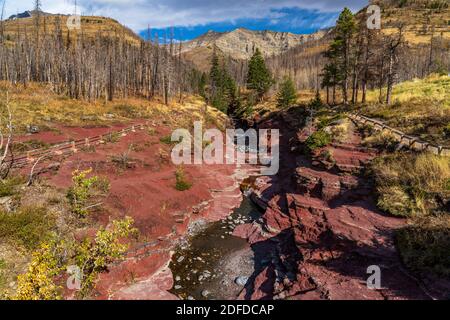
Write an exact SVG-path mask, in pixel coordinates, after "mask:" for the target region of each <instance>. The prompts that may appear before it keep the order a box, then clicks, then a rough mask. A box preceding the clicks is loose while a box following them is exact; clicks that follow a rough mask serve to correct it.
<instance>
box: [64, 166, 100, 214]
mask: <svg viewBox="0 0 450 320" xmlns="http://www.w3.org/2000/svg"><path fill="white" fill-rule="evenodd" d="M91 172H92V169H89V170H86V171H81V172H80V171H78V170H76V171H74V172H73V173H72V184H73V185H72V187H71V188H70V189H69V191H68V192H67V198H68V199H69V202H70V206H71V208H72V212H73V213H75V214H77V215H80V216H82V217H85V216H87V215H88V213H89V210H88V209H87V205H88V201H89V199H90V198H91V197H92V190H93V187H94V185H95V184H96V183H97V182H98V177H91V178H88V177H87V175H89V174H90V173H91Z"/></svg>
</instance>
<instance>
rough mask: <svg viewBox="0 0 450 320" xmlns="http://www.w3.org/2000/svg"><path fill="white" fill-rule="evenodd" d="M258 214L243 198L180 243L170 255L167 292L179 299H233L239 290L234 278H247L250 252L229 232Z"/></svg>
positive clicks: (249, 273) (241, 287)
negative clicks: (170, 284) (223, 215)
mask: <svg viewBox="0 0 450 320" xmlns="http://www.w3.org/2000/svg"><path fill="white" fill-rule="evenodd" d="M260 216H261V212H260V211H259V210H258V208H257V207H256V206H255V205H254V204H253V203H252V202H251V201H250V200H249V199H247V198H244V201H243V202H242V204H241V206H240V207H239V208H237V209H236V210H235V211H234V213H233V214H232V215H231V216H230V217H228V218H227V219H224V220H222V221H219V222H215V223H211V224H210V225H208V226H207V227H206V228H205V229H204V230H203V231H201V232H200V233H198V234H196V235H195V236H193V237H191V238H190V239H189V240H188V241H187V243H186V244H185V245H183V246H180V248H179V249H177V251H176V253H175V254H174V256H173V258H172V262H171V264H170V269H171V270H172V273H173V276H174V279H175V285H174V288H173V289H172V290H171V292H172V293H173V294H175V295H177V296H179V297H180V298H182V299H196V300H197V299H233V298H235V297H236V296H237V295H238V294H239V292H240V291H241V290H242V289H243V285H242V284H241V285H238V284H236V283H235V280H236V278H237V277H239V276H241V277H244V279H245V277H249V276H250V275H251V274H252V273H253V270H254V261H253V252H252V250H251V248H250V247H249V245H248V243H247V241H246V240H244V239H241V238H238V237H234V236H232V235H231V233H232V232H233V230H234V229H235V227H236V226H237V225H239V224H243V223H249V222H252V221H254V220H256V219H258V218H259V217H260Z"/></svg>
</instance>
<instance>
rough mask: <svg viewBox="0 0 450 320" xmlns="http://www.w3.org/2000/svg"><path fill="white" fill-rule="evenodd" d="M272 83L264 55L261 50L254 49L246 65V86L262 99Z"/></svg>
mask: <svg viewBox="0 0 450 320" xmlns="http://www.w3.org/2000/svg"><path fill="white" fill-rule="evenodd" d="M272 84H273V79H272V75H271V74H270V71H269V69H268V68H267V66H266V63H265V62H264V57H263V56H262V54H261V51H259V49H256V52H255V54H254V55H253V57H252V58H251V59H250V62H249V65H248V75H247V88H248V89H250V90H254V91H255V92H256V94H257V96H258V98H259V99H262V98H263V96H264V95H265V94H266V93H267V91H269V89H270V87H271V86H272Z"/></svg>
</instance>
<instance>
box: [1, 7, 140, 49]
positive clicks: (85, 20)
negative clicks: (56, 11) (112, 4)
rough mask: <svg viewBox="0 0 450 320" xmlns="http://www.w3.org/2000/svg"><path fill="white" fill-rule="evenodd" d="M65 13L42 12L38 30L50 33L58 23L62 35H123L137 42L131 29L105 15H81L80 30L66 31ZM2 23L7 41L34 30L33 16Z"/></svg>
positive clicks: (89, 36) (137, 38)
mask: <svg viewBox="0 0 450 320" xmlns="http://www.w3.org/2000/svg"><path fill="white" fill-rule="evenodd" d="M68 17H69V16H67V15H49V14H46V13H43V14H42V17H41V23H40V31H41V32H47V33H49V34H50V33H52V32H53V31H54V30H55V29H56V28H57V26H58V25H59V26H60V27H61V29H62V33H63V35H67V34H71V35H75V34H82V35H83V36H85V37H87V38H94V37H96V36H97V35H103V36H119V37H124V38H125V39H126V40H128V41H130V42H132V43H135V44H139V42H140V37H139V36H138V35H136V34H135V33H134V32H133V31H132V30H130V29H128V28H127V27H125V26H123V25H122V24H120V23H119V22H118V21H116V20H114V19H111V18H105V17H95V16H83V17H81V30H79V31H76V30H75V31H72V32H71V33H68V32H69V30H68V28H67V19H68ZM3 24H4V34H5V38H6V39H7V41H14V40H15V39H16V38H17V36H18V35H19V34H20V35H24V34H28V35H29V36H30V35H31V34H33V33H34V32H35V31H34V30H35V18H33V17H27V16H25V17H24V18H17V19H12V18H10V19H8V20H6V21H4V22H3Z"/></svg>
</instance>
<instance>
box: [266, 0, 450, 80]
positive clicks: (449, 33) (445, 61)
mask: <svg viewBox="0 0 450 320" xmlns="http://www.w3.org/2000/svg"><path fill="white" fill-rule="evenodd" d="M434 2H436V1H434ZM434 2H433V1H387V0H383V1H372V3H375V4H377V5H380V7H381V10H382V13H381V22H382V24H381V28H382V30H381V32H382V34H383V38H384V39H387V38H386V36H389V35H393V34H397V32H398V27H399V26H403V37H404V40H405V42H406V45H405V47H404V49H403V50H402V53H401V58H400V68H399V69H400V70H399V80H400V81H403V80H410V79H413V78H415V77H423V76H424V75H425V74H424V72H425V71H424V69H423V66H424V65H427V64H428V60H430V42H433V50H432V55H433V59H434V60H439V61H440V63H441V64H442V68H443V69H445V67H446V66H447V67H448V66H449V64H450V60H449V56H448V50H449V48H450V26H449V24H448V17H449V16H450V9H449V8H448V7H445V6H444V7H438V8H436V7H435V6H434V5H432V3H434ZM401 3H403V4H401ZM426 3H429V4H428V5H427V4H426ZM365 15H366V8H364V9H361V10H360V11H359V12H358V13H357V14H356V17H357V18H358V19H359V20H361V21H364V19H365ZM363 25H365V23H363ZM332 37H333V29H331V30H330V31H329V32H328V33H327V35H326V36H325V37H322V38H321V39H318V40H315V41H311V42H308V43H306V44H301V45H299V46H296V47H294V48H290V49H289V50H287V51H286V52H283V53H282V54H280V55H278V56H274V57H271V59H269V61H268V63H269V65H270V67H271V70H272V72H273V73H274V74H275V77H276V78H277V79H281V78H282V77H283V76H284V75H290V76H291V77H293V78H294V79H295V82H296V84H297V87H298V88H299V89H309V88H313V87H315V86H316V84H317V77H318V75H319V74H320V71H321V69H322V66H323V53H324V52H325V50H326V49H327V47H328V44H329V43H330V41H331V40H332Z"/></svg>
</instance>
